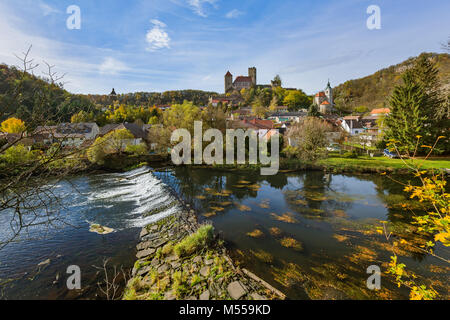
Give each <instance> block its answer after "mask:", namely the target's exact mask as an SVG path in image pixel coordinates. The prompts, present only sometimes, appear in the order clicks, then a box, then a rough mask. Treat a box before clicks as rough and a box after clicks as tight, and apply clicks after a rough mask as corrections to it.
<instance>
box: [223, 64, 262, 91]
mask: <svg viewBox="0 0 450 320" xmlns="http://www.w3.org/2000/svg"><path fill="white" fill-rule="evenodd" d="M256 83H257V82H256V68H255V67H253V68H248V76H247V77H245V76H239V77H237V78H236V80H234V82H233V75H232V74H231V73H230V71H228V72H227V74H226V75H225V93H229V92H232V91H234V90H239V91H241V90H242V89H250V88H251V87H256Z"/></svg>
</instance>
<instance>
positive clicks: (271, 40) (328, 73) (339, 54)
mask: <svg viewBox="0 0 450 320" xmlns="http://www.w3.org/2000/svg"><path fill="white" fill-rule="evenodd" d="M70 5H77V6H79V7H80V9H81V29H80V30H69V29H67V27H66V20H67V18H68V17H69V14H67V13H66V10H67V7H68V6H70ZM370 5H378V6H379V7H380V9H381V29H380V30H369V29H368V28H367V26H366V20H367V19H368V17H369V15H368V14H367V12H366V10H367V8H368V6H370ZM449 13H450V1H448V0H433V1H422V0H409V1H407V0H395V1H392V0H387V1H381V0H370V1H363V0H335V1H331V0H316V1H300V0H292V1H291V0H270V1H269V0H267V1H262V0H240V1H237V0H128V1H119V0H116V1H113V0H78V1H77V0H69V1H66V0H2V1H1V3H0V30H1V33H0V63H1V62H4V63H8V64H17V59H16V58H15V57H14V53H20V52H22V51H24V50H26V48H27V47H28V46H29V45H30V44H33V51H32V55H33V57H34V58H35V59H36V61H38V62H41V64H43V63H42V61H43V60H45V61H47V62H48V63H51V64H53V65H56V71H58V72H59V73H61V74H63V73H67V75H66V76H65V78H64V79H65V81H66V84H65V87H66V89H68V90H69V91H71V92H74V93H99V94H105V93H109V92H110V91H111V88H112V87H114V88H116V91H117V92H119V93H126V92H134V91H165V90H178V89H201V90H212V91H217V92H223V76H224V74H225V73H226V71H227V70H230V71H231V73H233V75H235V76H237V75H241V74H243V75H245V74H246V73H247V69H248V67H250V66H256V67H257V68H258V83H261V84H263V83H269V82H270V80H271V79H273V77H274V76H275V75H276V74H280V76H281V78H282V79H283V82H284V85H285V86H287V87H296V88H302V89H303V90H305V91H306V92H307V93H309V94H312V93H314V92H316V91H318V90H321V89H323V88H324V87H325V85H326V82H327V80H328V78H329V79H330V80H331V82H332V85H337V84H339V83H342V82H344V81H346V80H350V79H355V78H359V77H362V76H365V75H369V74H372V73H373V72H375V71H377V70H379V69H381V68H384V67H388V66H390V65H392V64H396V63H399V62H401V61H403V60H405V59H407V58H408V57H411V56H415V55H418V54H419V53H421V52H424V51H427V52H442V49H441V45H440V43H441V42H444V41H446V40H447V38H448V37H449V36H450V14H449ZM41 72H42V70H36V74H41Z"/></svg>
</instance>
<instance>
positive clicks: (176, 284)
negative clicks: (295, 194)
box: [123, 209, 285, 300]
mask: <svg viewBox="0 0 450 320" xmlns="http://www.w3.org/2000/svg"><path fill="white" fill-rule="evenodd" d="M208 234H209V235H210V239H208ZM140 239H141V242H140V243H139V244H138V246H137V255H136V257H137V259H138V260H137V261H136V263H135V265H134V268H133V271H132V276H133V278H132V279H130V280H129V281H128V284H127V287H126V289H125V292H124V296H123V298H124V299H128V300H134V299H136V300H176V299H177V300H230V299H233V300H266V299H285V296H284V294H283V293H281V292H280V291H278V290H277V289H275V288H273V287H272V286H270V285H269V284H267V283H266V282H264V281H263V280H261V279H260V278H258V277H257V276H256V275H254V274H253V273H251V272H249V271H248V270H245V269H239V268H236V267H235V266H234V264H233V262H232V260H231V258H230V257H229V256H228V254H227V252H226V249H225V247H224V246H223V243H222V241H220V240H218V239H217V238H216V237H214V235H213V228H212V226H208V225H203V226H201V225H199V224H198V222H197V218H196V215H195V212H194V211H193V210H189V209H187V210H182V212H179V213H176V214H174V215H172V216H170V217H167V218H165V219H163V220H161V221H158V222H156V223H153V224H150V225H148V226H146V227H145V228H143V230H142V232H141V235H140Z"/></svg>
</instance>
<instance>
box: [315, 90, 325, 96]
mask: <svg viewBox="0 0 450 320" xmlns="http://www.w3.org/2000/svg"><path fill="white" fill-rule="evenodd" d="M316 97H325V92H323V91H321V92H319V93H318V94H316Z"/></svg>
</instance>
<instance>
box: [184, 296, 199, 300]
mask: <svg viewBox="0 0 450 320" xmlns="http://www.w3.org/2000/svg"><path fill="white" fill-rule="evenodd" d="M186 300H198V299H197V297H194V296H190V297H189V298H187V299H186Z"/></svg>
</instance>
